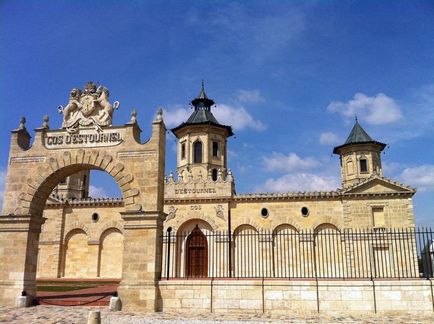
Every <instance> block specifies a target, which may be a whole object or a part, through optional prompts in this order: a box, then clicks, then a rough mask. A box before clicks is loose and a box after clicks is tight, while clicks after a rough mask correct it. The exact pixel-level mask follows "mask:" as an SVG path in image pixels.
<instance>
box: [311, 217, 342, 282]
mask: <svg viewBox="0 0 434 324" xmlns="http://www.w3.org/2000/svg"><path fill="white" fill-rule="evenodd" d="M314 246H315V256H316V271H317V276H318V277H319V278H342V277H344V275H345V273H347V272H346V271H347V269H346V265H345V260H344V255H345V253H344V250H343V249H344V245H343V244H342V235H341V232H340V231H339V229H338V228H337V227H336V226H335V225H333V224H328V223H324V224H321V225H319V226H317V227H316V228H315V235H314Z"/></svg>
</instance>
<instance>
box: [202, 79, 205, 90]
mask: <svg viewBox="0 0 434 324" xmlns="http://www.w3.org/2000/svg"><path fill="white" fill-rule="evenodd" d="M202 91H205V85H204V82H203V79H202Z"/></svg>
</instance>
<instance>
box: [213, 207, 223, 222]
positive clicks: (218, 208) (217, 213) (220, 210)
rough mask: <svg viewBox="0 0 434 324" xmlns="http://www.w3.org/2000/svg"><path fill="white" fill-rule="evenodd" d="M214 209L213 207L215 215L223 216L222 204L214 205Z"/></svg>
mask: <svg viewBox="0 0 434 324" xmlns="http://www.w3.org/2000/svg"><path fill="white" fill-rule="evenodd" d="M214 209H215V214H216V216H217V217H220V218H222V219H224V218H225V216H224V208H223V206H222V205H217V206H216V207H214Z"/></svg>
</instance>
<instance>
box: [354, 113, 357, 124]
mask: <svg viewBox="0 0 434 324" xmlns="http://www.w3.org/2000/svg"><path fill="white" fill-rule="evenodd" d="M354 119H355V120H356V123H357V114H355V115H354Z"/></svg>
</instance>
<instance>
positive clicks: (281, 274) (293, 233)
mask: <svg viewBox="0 0 434 324" xmlns="http://www.w3.org/2000/svg"><path fill="white" fill-rule="evenodd" d="M300 247H301V246H300V234H299V233H298V231H297V229H296V228H295V227H294V226H292V225H289V224H282V225H279V226H277V227H276V228H275V229H274V231H273V249H274V250H273V264H274V267H273V269H274V274H273V276H274V277H277V278H301V277H306V275H305V274H311V273H312V262H310V260H309V258H307V257H305V256H306V255H307V254H306V253H300ZM303 267H304V268H303ZM306 269H307V271H306ZM310 277H312V276H310Z"/></svg>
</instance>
